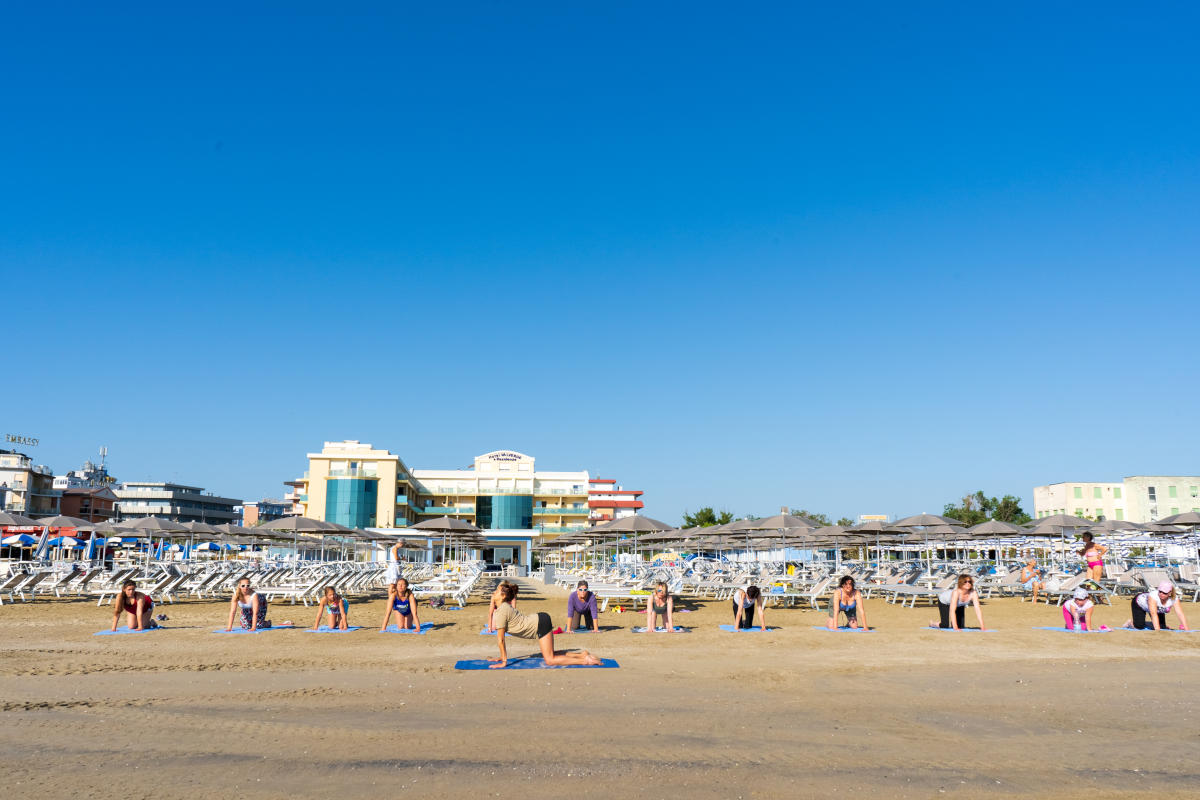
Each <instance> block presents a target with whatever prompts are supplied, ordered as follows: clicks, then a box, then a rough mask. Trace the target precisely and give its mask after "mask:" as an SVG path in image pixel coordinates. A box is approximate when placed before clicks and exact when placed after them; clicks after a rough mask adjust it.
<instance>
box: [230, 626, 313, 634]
mask: <svg viewBox="0 0 1200 800" xmlns="http://www.w3.org/2000/svg"><path fill="white" fill-rule="evenodd" d="M294 628H295V626H294V625H276V626H274V627H272V628H259V629H258V630H254V631H252V630H250V629H249V628H234V629H233V630H231V631H227V630H225V629H224V628H214V629H213V633H226V634H231V635H232V634H235V633H236V634H243V633H270V632H271V631H290V630H293V629H294Z"/></svg>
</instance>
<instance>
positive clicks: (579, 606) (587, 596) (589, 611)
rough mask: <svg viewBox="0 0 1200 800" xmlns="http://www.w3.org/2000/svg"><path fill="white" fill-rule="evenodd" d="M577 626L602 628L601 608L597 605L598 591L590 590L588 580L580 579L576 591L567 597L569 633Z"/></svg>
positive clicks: (595, 629) (593, 628) (594, 628)
mask: <svg viewBox="0 0 1200 800" xmlns="http://www.w3.org/2000/svg"><path fill="white" fill-rule="evenodd" d="M576 628H591V629H592V630H593V631H598V630H600V609H599V608H597V607H596V593H595V592H589V591H588V582H587V581H580V582H579V584H578V585H577V586H576V587H575V591H573V592H571V594H570V595H569V596H568V597H567V633H574V632H575V629H576Z"/></svg>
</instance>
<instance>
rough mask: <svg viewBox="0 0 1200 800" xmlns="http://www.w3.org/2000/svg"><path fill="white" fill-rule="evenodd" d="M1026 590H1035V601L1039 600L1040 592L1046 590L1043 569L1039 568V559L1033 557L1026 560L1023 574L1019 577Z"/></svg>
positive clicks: (1022, 569) (1022, 570)
mask: <svg viewBox="0 0 1200 800" xmlns="http://www.w3.org/2000/svg"><path fill="white" fill-rule="evenodd" d="M1017 580H1018V581H1020V583H1021V586H1022V587H1023V588H1024V589H1025V591H1027V592H1028V591H1029V590H1030V589H1032V590H1033V602H1035V603H1036V602H1037V600H1038V592H1043V591H1045V590H1046V583H1045V582H1044V581H1043V580H1042V571H1041V570H1040V569H1038V565H1037V559H1036V558H1031V559H1029V560H1028V561H1026V562H1025V566H1023V567H1021V576H1020V577H1019V578H1017Z"/></svg>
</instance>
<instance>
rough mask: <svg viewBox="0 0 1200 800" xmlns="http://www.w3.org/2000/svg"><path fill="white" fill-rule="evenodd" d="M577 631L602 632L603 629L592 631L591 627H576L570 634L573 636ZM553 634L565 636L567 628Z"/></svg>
mask: <svg viewBox="0 0 1200 800" xmlns="http://www.w3.org/2000/svg"><path fill="white" fill-rule="evenodd" d="M577 633H604V631H603V630H598V631H594V630H592V629H591V628H576V629H575V630H573V631H571V635H572V636H574V635H575V634H577ZM554 635H555V636H566V635H567V630H566V628H563V632H562V633H556V634H554Z"/></svg>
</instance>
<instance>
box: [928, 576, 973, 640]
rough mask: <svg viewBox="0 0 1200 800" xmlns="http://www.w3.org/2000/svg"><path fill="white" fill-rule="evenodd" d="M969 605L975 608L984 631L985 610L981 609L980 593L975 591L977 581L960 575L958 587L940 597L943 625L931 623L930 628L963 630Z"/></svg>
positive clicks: (940, 612) (939, 612)
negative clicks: (952, 610)
mask: <svg viewBox="0 0 1200 800" xmlns="http://www.w3.org/2000/svg"><path fill="white" fill-rule="evenodd" d="M969 605H974V606H975V616H976V618H978V620H979V629H980V630H984V627H983V610H982V609H980V607H979V593H978V592H976V591H975V579H974V578H973V577H971V576H970V575H959V576H958V585H957V586H955V587H954V588H953V589H947V590H946V591H944V592H942V593H941V594H939V595H938V614H939V615H940V616H941V624H940V625H935V624H934V623H932V622H930V623H929V627H931V628H935V627H937V628H953V629H954V630H956V631H959V630H962V629H963V628H964V627H966V625H965V623H964V621H963V620H964V616H965V614H966V610H967V606H969ZM952 608H953V609H954V613H953V614H951V613H950V609H952Z"/></svg>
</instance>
